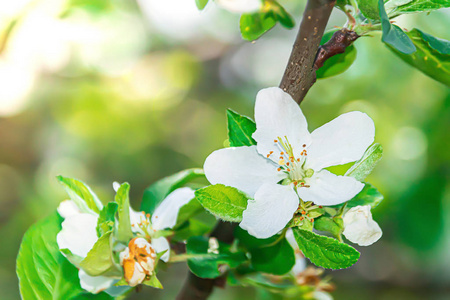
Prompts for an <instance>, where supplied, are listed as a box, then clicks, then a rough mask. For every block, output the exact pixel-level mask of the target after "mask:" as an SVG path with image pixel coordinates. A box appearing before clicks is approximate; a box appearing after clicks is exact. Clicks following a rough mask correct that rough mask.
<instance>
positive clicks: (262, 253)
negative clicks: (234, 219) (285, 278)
mask: <svg viewBox="0 0 450 300" xmlns="http://www.w3.org/2000/svg"><path fill="white" fill-rule="evenodd" d="M235 237H236V238H237V239H238V240H239V246H241V247H244V248H245V249H246V250H247V251H248V252H249V253H250V257H251V266H252V267H253V269H254V270H256V271H259V272H264V273H270V274H274V275H283V274H286V273H287V272H289V271H290V270H291V269H292V267H293V266H294V264H295V254H294V250H293V249H292V247H291V245H290V244H289V242H288V241H287V240H286V238H284V237H281V236H280V235H275V236H273V237H270V238H268V239H257V238H255V237H253V236H251V235H250V234H248V233H247V231H245V230H243V229H241V228H239V227H238V228H236V230H235Z"/></svg>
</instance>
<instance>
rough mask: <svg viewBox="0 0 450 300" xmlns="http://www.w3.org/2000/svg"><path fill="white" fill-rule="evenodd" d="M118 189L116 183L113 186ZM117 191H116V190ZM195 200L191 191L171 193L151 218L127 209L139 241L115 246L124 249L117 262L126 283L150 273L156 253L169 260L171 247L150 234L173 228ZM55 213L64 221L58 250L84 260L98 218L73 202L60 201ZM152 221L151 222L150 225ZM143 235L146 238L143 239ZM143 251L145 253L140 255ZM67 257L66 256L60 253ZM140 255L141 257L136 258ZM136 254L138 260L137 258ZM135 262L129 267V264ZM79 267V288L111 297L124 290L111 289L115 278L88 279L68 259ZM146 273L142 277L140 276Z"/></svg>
mask: <svg viewBox="0 0 450 300" xmlns="http://www.w3.org/2000/svg"><path fill="white" fill-rule="evenodd" d="M114 188H115V189H116V188H117V184H114ZM116 191H117V189H116ZM192 198H194V191H193V190H192V189H190V188H180V189H177V190H175V191H173V192H172V193H170V194H169V195H168V196H167V197H166V198H165V199H164V201H163V202H162V203H161V204H160V205H159V206H158V207H157V208H156V210H155V212H154V214H153V216H152V218H151V219H150V216H149V215H148V214H147V215H146V214H145V213H143V212H139V213H138V212H136V211H134V210H132V209H131V208H130V222H131V225H132V231H133V232H134V233H135V234H137V235H138V236H141V237H138V238H134V239H132V240H131V241H130V242H129V244H128V247H127V248H125V247H124V246H120V245H117V246H116V247H117V248H115V249H124V248H125V250H124V251H122V252H121V253H120V263H121V265H122V266H123V268H124V276H125V280H126V281H127V282H128V283H129V284H130V286H135V285H137V284H139V283H141V282H142V281H143V280H144V279H145V278H146V276H147V275H150V274H151V273H152V272H153V266H154V264H155V262H154V260H155V258H156V253H161V252H164V251H167V252H166V253H164V255H162V257H161V260H163V261H166V262H167V261H168V259H169V255H170V254H169V251H168V250H170V246H169V242H168V241H167V239H166V238H165V237H157V238H154V239H151V243H150V242H149V241H150V240H146V239H147V238H148V239H150V238H151V235H153V234H154V233H157V231H158V230H162V229H165V228H171V227H173V226H174V225H175V223H176V219H177V216H178V212H179V210H180V208H181V207H182V206H183V205H184V204H186V203H188V202H189V201H190V200H191V199H192ZM58 213H59V214H60V215H61V217H63V218H64V221H63V222H62V224H61V225H62V229H61V231H60V232H59V233H58V235H57V243H58V246H59V248H60V249H61V250H63V249H68V250H69V251H70V252H71V255H72V256H74V257H77V258H78V261H81V260H82V259H84V258H85V257H86V256H87V254H88V252H89V251H90V250H91V249H92V247H93V246H94V244H95V243H96V242H97V240H98V236H97V230H96V227H97V222H98V217H99V215H98V214H96V213H94V212H92V211H91V212H82V211H81V210H80V209H79V208H78V207H77V205H76V204H75V202H73V201H72V200H65V201H63V202H62V203H61V204H60V206H59V207H58ZM152 222H154V223H152ZM142 236H144V237H145V238H143V237H142ZM142 251H144V252H145V253H141V252H142ZM63 254H64V255H66V254H65V253H63ZM139 254H143V255H144V256H145V257H144V256H139ZM136 255H138V256H139V257H136ZM132 261H134V262H137V263H138V265H136V264H134V263H133V264H131V262H132ZM71 262H72V263H74V264H75V265H76V267H78V268H79V273H78V276H79V279H80V284H81V287H82V288H83V289H85V290H87V291H89V292H91V293H94V294H96V293H99V292H101V291H106V292H108V293H110V294H111V295H113V296H114V295H115V294H119V293H115V290H118V289H121V290H123V287H115V286H113V285H114V284H115V283H116V282H118V281H119V280H120V278H118V277H114V276H90V275H88V274H87V273H86V272H85V271H84V270H83V269H82V268H80V266H79V263H77V262H76V260H75V261H73V260H71ZM143 274H145V276H143Z"/></svg>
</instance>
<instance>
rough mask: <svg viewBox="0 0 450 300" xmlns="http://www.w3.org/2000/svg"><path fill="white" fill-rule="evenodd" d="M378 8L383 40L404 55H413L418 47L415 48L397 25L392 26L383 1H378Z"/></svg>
mask: <svg viewBox="0 0 450 300" xmlns="http://www.w3.org/2000/svg"><path fill="white" fill-rule="evenodd" d="M378 7H379V10H380V18H381V29H382V32H383V35H382V37H381V40H382V41H383V42H384V43H386V44H389V45H390V46H392V47H394V48H395V49H397V50H398V51H400V52H401V53H404V54H411V53H414V52H415V51H416V47H415V46H414V44H413V42H412V41H411V39H410V38H409V37H408V36H407V35H406V33H404V32H403V30H402V29H401V28H400V27H398V26H397V25H393V24H391V22H390V21H389V17H388V16H387V14H386V10H385V9H384V2H383V0H379V1H378Z"/></svg>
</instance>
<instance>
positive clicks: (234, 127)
mask: <svg viewBox="0 0 450 300" xmlns="http://www.w3.org/2000/svg"><path fill="white" fill-rule="evenodd" d="M227 121H228V139H229V141H230V146H231V147H240V146H252V145H256V142H255V140H254V139H253V138H252V134H253V133H254V132H255V131H256V124H255V122H253V121H252V120H251V119H250V118H248V117H246V116H242V115H240V114H238V113H237V112H235V111H232V110H231V109H228V110H227Z"/></svg>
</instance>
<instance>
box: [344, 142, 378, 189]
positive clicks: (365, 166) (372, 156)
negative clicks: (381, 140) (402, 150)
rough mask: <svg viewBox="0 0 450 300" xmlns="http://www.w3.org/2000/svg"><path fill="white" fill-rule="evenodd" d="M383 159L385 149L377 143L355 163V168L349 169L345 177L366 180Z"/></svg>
mask: <svg viewBox="0 0 450 300" xmlns="http://www.w3.org/2000/svg"><path fill="white" fill-rule="evenodd" d="M382 157H383V147H382V146H381V145H380V144H378V143H375V144H373V145H372V146H371V147H370V148H369V149H367V150H366V152H365V153H364V155H363V157H362V158H361V159H360V160H358V161H357V162H355V163H354V164H353V166H352V167H351V168H350V169H348V171H347V172H346V173H345V176H351V177H354V178H355V179H356V180H358V181H362V180H364V179H365V178H366V177H367V175H369V174H370V173H371V172H372V170H373V169H374V168H375V166H376V164H377V163H378V162H379V161H380V159H381V158H382Z"/></svg>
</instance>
